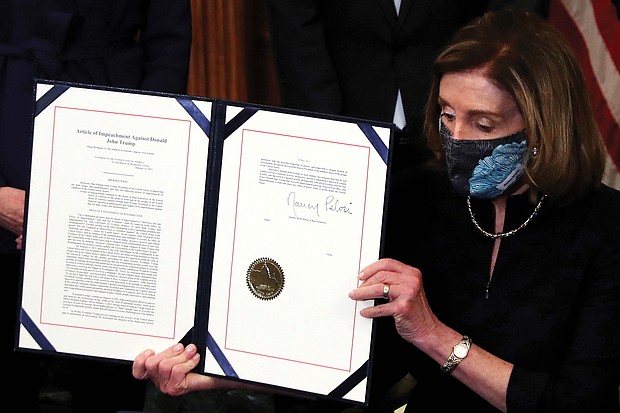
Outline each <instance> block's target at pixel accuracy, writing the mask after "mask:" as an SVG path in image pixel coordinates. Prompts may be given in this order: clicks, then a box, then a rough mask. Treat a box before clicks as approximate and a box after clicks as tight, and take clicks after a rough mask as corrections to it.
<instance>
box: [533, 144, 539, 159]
mask: <svg viewBox="0 0 620 413" xmlns="http://www.w3.org/2000/svg"><path fill="white" fill-rule="evenodd" d="M537 156H538V146H534V147H533V148H532V158H536V157H537Z"/></svg>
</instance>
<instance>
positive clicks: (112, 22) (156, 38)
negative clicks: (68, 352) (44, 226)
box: [0, 0, 191, 412]
mask: <svg viewBox="0 0 620 413" xmlns="http://www.w3.org/2000/svg"><path fill="white" fill-rule="evenodd" d="M190 47H191V11H190V2H189V0H174V1H169V0H106V1H94V0H45V1H41V0H36V1H35V0H0V268H2V274H3V281H4V282H5V283H6V284H5V286H4V288H3V289H2V291H3V294H4V298H3V300H2V302H3V303H4V304H3V305H4V306H5V309H4V311H3V312H2V313H3V317H4V321H3V326H4V327H5V328H7V327H8V328H7V329H8V333H7V332H5V334H3V336H4V337H5V339H4V341H3V344H2V352H3V354H4V355H6V356H7V357H6V358H5V360H6V359H8V360H11V361H12V362H11V363H12V364H15V365H19V366H20V367H19V368H17V369H15V371H16V372H18V373H20V374H25V376H24V377H17V378H12V379H11V380H10V381H9V385H10V387H9V389H7V390H5V391H6V392H7V393H8V394H11V399H12V400H13V401H16V402H17V403H19V404H20V405H21V406H22V407H24V411H29V412H30V411H32V412H35V411H38V406H37V399H38V392H39V383H38V380H37V378H39V372H38V367H39V358H38V357H37V356H35V355H30V354H25V353H21V352H14V351H13V346H14V336H15V334H14V328H15V326H16V322H17V321H16V320H17V314H18V312H17V311H18V308H17V307H18V301H17V296H18V289H19V286H18V285H19V274H20V252H19V250H18V247H19V246H20V245H21V235H22V227H23V219H24V202H25V190H26V189H27V186H28V177H29V171H30V153H31V141H30V129H31V123H32V107H33V79H34V78H44V79H54V80H64V81H71V82H78V83H89V84H97V85H106V86H116V87H125V88H133V89H148V90H154V91H162V92H174V93H185V92H186V88H187V79H188V73H189V56H190ZM71 367H72V368H76V369H83V370H85V371H89V370H90V371H89V374H88V376H81V374H76V383H75V384H76V385H75V386H74V388H73V390H74V392H73V393H74V394H73V397H74V400H73V402H74V410H75V411H80V412H81V411H89V412H95V411H101V412H108V411H109V412H113V411H116V410H120V408H121V407H122V408H137V407H139V410H141V409H142V407H141V406H142V403H143V400H142V398H143V395H141V394H140V391H142V390H141V389H143V387H142V386H140V387H137V386H136V383H135V380H133V379H132V377H131V372H130V368H129V367H128V366H120V367H117V366H110V365H107V364H104V363H95V362H88V363H87V362H86V361H80V360H76V361H75V363H72V365H71ZM33 369H34V371H33ZM85 377H88V378H85ZM125 377H126V381H125ZM97 378H99V379H97ZM82 383H83V384H82ZM104 386H105V387H104ZM132 393H133V394H132ZM94 395H97V396H96V397H95V398H93V396H94ZM125 395H127V397H128V398H127V399H126V400H123V398H124V397H125ZM129 397H131V398H132V400H130V399H129ZM82 402H85V403H86V404H87V406H82V405H81V404H82ZM123 402H126V403H127V406H125V405H122V403H123ZM137 403H139V406H138V405H136V404H137Z"/></svg>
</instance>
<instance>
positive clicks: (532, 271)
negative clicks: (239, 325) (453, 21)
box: [133, 11, 620, 412]
mask: <svg viewBox="0 0 620 413" xmlns="http://www.w3.org/2000/svg"><path fill="white" fill-rule="evenodd" d="M433 70H434V72H433V75H434V80H433V83H432V85H431V92H430V96H429V100H428V103H427V109H426V118H425V129H426V132H427V135H428V137H429V143H430V147H431V149H433V150H434V151H435V153H436V154H437V155H438V160H439V161H440V162H439V164H440V165H442V166H443V165H445V166H446V167H445V168H441V169H439V168H436V169H432V170H431V169H429V170H425V171H420V170H413V171H407V172H406V173H403V174H402V175H401V176H399V177H398V178H397V179H395V180H394V181H393V182H392V187H391V191H390V193H391V196H392V198H391V199H390V202H389V211H388V222H387V224H386V225H387V227H386V228H387V231H388V232H387V234H388V235H387V244H386V249H385V251H386V256H387V257H390V258H386V259H382V260H380V261H378V262H375V263H373V264H371V265H369V266H368V267H366V268H364V269H363V270H362V272H361V273H360V275H359V279H360V280H361V281H362V283H361V285H360V286H359V288H357V289H356V290H354V291H352V292H351V293H350V297H351V298H352V299H354V300H370V299H376V298H384V299H385V300H384V301H382V302H379V303H378V305H376V306H374V307H370V308H366V309H364V310H362V315H364V316H366V317H373V318H375V317H380V318H379V320H380V321H381V323H380V325H381V326H382V327H386V328H387V330H385V331H386V333H385V334H383V333H382V334H379V335H377V351H376V358H375V360H374V366H376V371H375V373H376V374H377V377H375V378H374V380H373V381H372V382H371V383H385V382H386V381H388V378H389V377H402V374H404V373H405V372H409V373H411V375H412V376H413V377H414V378H415V379H416V381H417V384H416V385H415V387H414V388H413V390H412V392H411V394H410V396H409V399H408V403H407V410H406V411H407V412H434V411H437V410H439V409H440V408H441V410H447V411H451V410H452V409H459V410H460V411H466V412H497V411H503V412H534V411H544V412H554V411H557V412H617V411H619V405H618V389H619V385H620V216H619V214H618V211H620V193H619V192H618V191H616V190H613V189H611V188H609V187H606V186H604V185H603V184H601V178H602V174H603V170H604V153H605V152H604V151H605V148H604V146H603V143H602V139H601V136H600V134H599V132H598V129H597V125H596V122H595V120H594V116H593V113H592V108H591V107H590V103H589V100H588V95H587V89H586V86H585V82H584V79H583V75H582V73H581V70H580V69H579V65H578V63H577V60H576V58H575V57H574V55H573V52H572V51H571V49H570V48H569V47H568V46H567V44H566V42H565V41H564V39H563V38H562V37H561V36H560V35H559V34H558V32H557V31H556V30H555V29H554V28H552V27H551V26H550V25H548V24H547V23H546V22H544V20H542V19H540V18H539V17H537V16H535V15H532V14H525V13H513V12H509V11H506V12H498V13H489V14H486V15H484V16H483V17H481V18H479V19H476V20H475V21H473V22H472V23H471V24H469V25H468V26H466V27H464V28H463V29H462V30H460V31H459V32H458V34H457V35H456V37H455V38H454V39H453V41H452V42H451V43H450V44H449V45H448V46H447V48H446V49H444V51H443V52H442V53H441V54H440V55H439V57H438V58H437V60H436V62H435V65H434V69H433ZM429 183H430V184H429ZM392 321H393V325H394V326H395V328H396V331H397V332H398V334H399V336H397V337H396V338H393V339H391V338H389V337H391V336H390V334H389V332H390V330H389V328H390V323H391V322H392ZM196 362H197V357H196V356H195V349H194V348H193V346H188V347H187V348H183V346H179V347H177V348H171V349H169V350H166V351H164V352H162V353H160V354H158V355H154V354H153V353H152V352H149V351H147V352H145V353H142V354H141V355H139V356H138V357H137V358H136V360H135V361H134V366H133V373H134V377H137V378H146V377H150V378H152V379H153V380H154V381H155V382H156V383H158V385H159V387H160V388H161V389H162V390H163V391H165V392H170V393H173V394H177V393H183V392H186V391H191V390H197V389H201V388H208V387H210V386H213V385H218V382H217V380H214V379H213V378H208V377H201V376H198V375H193V374H188V373H189V371H190V370H191V368H193V366H194V365H195V363H196ZM398 366H402V367H403V368H402V369H401V370H400V371H399V368H398ZM388 369H390V370H394V371H391V372H388V371H387V370H388ZM438 395H439V396H442V395H444V396H445V397H438ZM371 402H372V400H371Z"/></svg>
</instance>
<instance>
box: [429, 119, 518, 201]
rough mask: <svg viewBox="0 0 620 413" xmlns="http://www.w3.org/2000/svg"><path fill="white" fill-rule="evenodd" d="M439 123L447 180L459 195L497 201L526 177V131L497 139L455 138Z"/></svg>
mask: <svg viewBox="0 0 620 413" xmlns="http://www.w3.org/2000/svg"><path fill="white" fill-rule="evenodd" d="M439 123H440V126H439V135H440V136H441V142H442V147H443V150H444V152H445V155H446V166H447V168H448V177H449V178H450V182H451V183H452V186H453V188H454V189H455V190H456V191H457V192H458V193H459V194H461V195H463V196H468V195H471V196H472V197H473V198H484V199H493V198H497V197H498V196H500V195H501V194H503V193H504V192H506V190H507V189H508V188H510V187H511V186H512V185H513V184H514V183H515V182H517V181H518V180H519V178H521V176H523V173H524V172H525V153H526V150H527V143H526V141H525V132H524V131H520V132H517V133H515V134H513V135H510V136H506V137H502V138H495V139H454V137H453V136H452V133H451V132H450V130H449V129H448V128H447V127H446V126H445V125H444V124H443V122H441V121H440V122H439Z"/></svg>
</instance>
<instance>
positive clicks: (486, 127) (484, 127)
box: [476, 123, 493, 133]
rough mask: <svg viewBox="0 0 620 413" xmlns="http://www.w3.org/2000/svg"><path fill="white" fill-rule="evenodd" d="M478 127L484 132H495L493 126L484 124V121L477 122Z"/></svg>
mask: <svg viewBox="0 0 620 413" xmlns="http://www.w3.org/2000/svg"><path fill="white" fill-rule="evenodd" d="M476 128H478V129H479V130H480V131H482V132H484V133H491V132H493V126H489V125H485V124H482V123H477V124H476Z"/></svg>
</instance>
